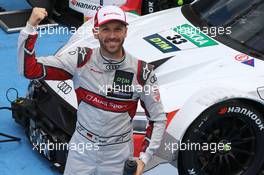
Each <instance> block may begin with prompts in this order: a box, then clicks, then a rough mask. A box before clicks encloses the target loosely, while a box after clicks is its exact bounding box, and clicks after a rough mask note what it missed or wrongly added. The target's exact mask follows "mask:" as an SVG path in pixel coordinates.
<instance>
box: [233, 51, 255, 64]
mask: <svg viewBox="0 0 264 175" xmlns="http://www.w3.org/2000/svg"><path fill="white" fill-rule="evenodd" d="M235 60H237V61H239V62H241V63H243V64H245V65H248V66H252V67H255V61H254V59H249V56H248V55H246V54H244V53H242V54H238V55H236V56H235Z"/></svg>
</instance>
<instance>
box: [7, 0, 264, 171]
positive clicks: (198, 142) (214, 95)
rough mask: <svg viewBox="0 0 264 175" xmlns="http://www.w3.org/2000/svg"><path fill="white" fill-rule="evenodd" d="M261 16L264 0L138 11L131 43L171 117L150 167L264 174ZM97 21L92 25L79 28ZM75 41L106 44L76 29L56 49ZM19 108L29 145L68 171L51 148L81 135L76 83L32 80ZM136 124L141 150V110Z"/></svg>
mask: <svg viewBox="0 0 264 175" xmlns="http://www.w3.org/2000/svg"><path fill="white" fill-rule="evenodd" d="M263 18H264V1H262V0H253V1H236V0H230V1H228V2H226V1H225V0H198V1H196V2H195V3H193V4H190V5H185V6H183V7H177V8H171V9H168V10H164V11H160V12H156V13H153V14H150V15H146V16H137V17H134V18H131V20H130V23H129V29H128V37H127V39H126V42H125V46H124V47H125V49H126V50H127V51H128V52H130V53H131V54H133V55H134V56H135V57H138V58H140V59H142V60H145V61H147V62H149V63H151V64H153V65H154V66H155V70H156V76H157V79H158V83H159V89H160V96H159V98H160V99H161V101H162V103H163V106H164V109H165V112H166V113H167V118H168V122H167V127H166V132H165V135H164V138H163V141H162V144H161V147H160V149H159V150H158V152H157V153H156V154H155V156H154V158H153V160H152V161H151V162H150V163H149V164H148V166H147V167H146V170H148V169H151V168H154V167H155V166H157V165H158V164H160V163H164V162H166V163H170V164H171V165H173V166H174V167H175V168H176V169H177V172H178V173H179V174H180V175H182V174H184V175H185V174H189V175H191V174H192V175H194V174H197V175H198V174H199V175H222V174H226V175H236V174H241V175H242V174H243V175H261V174H264V172H263V171H264V170H263V169H264V167H263V163H264V149H263V145H264V72H263V69H264V62H263V60H264V40H263V38H264V30H263V29H264V23H263ZM91 28H92V23H91V22H90V23H89V22H87V23H85V24H83V26H81V28H80V29H82V30H85V31H90V29H91ZM75 45H78V46H79V47H82V46H83V47H90V48H94V47H97V46H99V43H98V42H97V41H96V40H94V39H93V36H92V33H88V34H87V33H85V34H81V33H76V34H74V35H73V36H72V38H71V39H70V41H69V42H68V44H66V45H65V46H64V47H63V48H61V49H60V50H59V51H58V52H57V53H56V54H58V55H59V54H62V53H63V52H69V50H70V48H71V47H74V46H75ZM80 54H81V53H80ZM153 81H156V80H153ZM12 108H13V117H14V118H15V120H16V121H17V122H18V123H20V124H21V125H22V126H23V127H24V128H25V130H26V134H27V136H28V137H29V140H30V141H31V143H32V145H33V146H34V147H35V146H36V147H39V150H42V152H41V153H42V154H43V155H44V156H45V157H46V158H47V159H48V160H49V161H51V162H52V163H54V165H55V166H57V167H59V168H61V170H63V167H64V165H65V161H66V157H67V150H56V149H48V148H49V144H50V143H67V142H68V141H69V139H70V137H71V135H72V133H73V132H74V128H75V122H76V109H77V100H76V96H75V92H74V87H73V84H72V81H71V80H67V81H43V80H35V81H31V83H30V85H29V88H28V95H27V97H26V98H23V99H18V100H17V101H15V102H13V103H12ZM133 122H134V136H133V137H134V148H135V153H134V154H135V156H138V153H139V150H140V147H141V144H142V141H143V138H144V134H145V132H146V126H147V120H146V116H145V113H144V110H143V109H142V108H141V107H139V108H138V111H137V114H136V116H135V118H134V121H133ZM43 145H44V147H43V148H42V149H40V148H41V146H43Z"/></svg>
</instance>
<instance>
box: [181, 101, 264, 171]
mask: <svg viewBox="0 0 264 175" xmlns="http://www.w3.org/2000/svg"><path fill="white" fill-rule="evenodd" d="M263 123H264V117H263V113H262V112H260V110H258V108H257V107H256V106H255V105H252V104H247V103H245V102H242V101H238V100H230V101H227V102H222V103H219V104H217V105H214V106H212V107H211V108H209V109H208V110H206V111H205V112H203V113H202V114H201V115H200V116H199V117H198V118H197V119H196V120H195V121H194V122H193V123H192V124H191V126H190V127H189V128H188V130H187V132H186V134H185V135H184V137H183V140H182V142H181V145H184V144H185V145H186V146H185V150H180V154H179V159H178V160H179V173H180V175H182V174H195V175H198V174H199V175H222V174H225V175H238V174H239V175H240V174H243V175H253V174H258V173H259V172H260V168H261V165H262V163H263V161H264V149H263V145H264V125H263ZM183 143H184V144H183Z"/></svg>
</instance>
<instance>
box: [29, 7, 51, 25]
mask: <svg viewBox="0 0 264 175" xmlns="http://www.w3.org/2000/svg"><path fill="white" fill-rule="evenodd" d="M47 16H48V12H47V11H46V9H44V8H38V7H34V8H33V10H32V13H31V15H30V17H29V20H28V23H29V24H30V25H32V26H34V27H37V26H38V24H39V23H40V22H41V21H42V20H43V19H44V18H45V17H47Z"/></svg>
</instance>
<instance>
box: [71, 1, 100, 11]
mask: <svg viewBox="0 0 264 175" xmlns="http://www.w3.org/2000/svg"><path fill="white" fill-rule="evenodd" d="M69 7H70V8H72V9H74V10H76V11H78V12H82V13H84V14H86V15H92V14H94V13H95V12H96V11H97V10H99V9H100V8H101V6H100V5H99V4H95V3H87V2H86V1H85V0H71V1H69Z"/></svg>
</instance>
